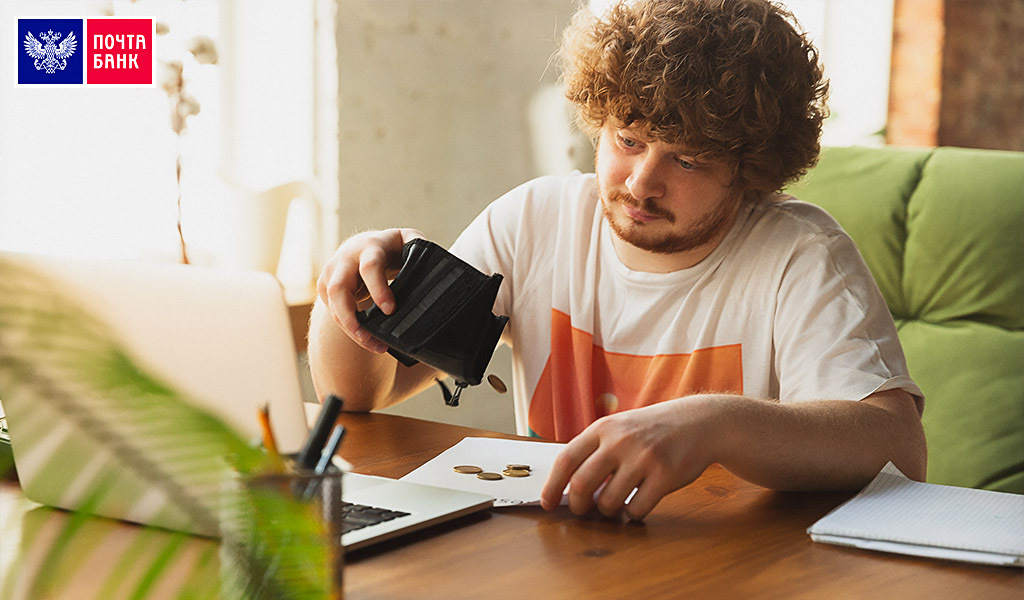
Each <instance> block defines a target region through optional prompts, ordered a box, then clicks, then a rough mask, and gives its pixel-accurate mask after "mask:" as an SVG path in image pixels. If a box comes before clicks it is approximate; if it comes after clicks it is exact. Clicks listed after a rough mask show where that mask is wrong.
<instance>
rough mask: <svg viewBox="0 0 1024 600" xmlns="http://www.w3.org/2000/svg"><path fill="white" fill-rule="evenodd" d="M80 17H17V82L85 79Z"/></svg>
mask: <svg viewBox="0 0 1024 600" xmlns="http://www.w3.org/2000/svg"><path fill="white" fill-rule="evenodd" d="M84 29H85V25H84V20H83V19H18V37H17V40H16V41H17V45H18V49H17V52H18V83H19V84H65V85H66V84H82V83H84V82H85V79H84V76H83V73H84V71H85V69H84V65H85V30H84Z"/></svg>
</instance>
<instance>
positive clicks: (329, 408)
mask: <svg viewBox="0 0 1024 600" xmlns="http://www.w3.org/2000/svg"><path fill="white" fill-rule="evenodd" d="M341 405H342V399H341V398H339V397H338V396H335V395H334V394H331V395H330V396H328V397H327V400H325V401H324V405H323V408H321V409H320V416H318V417H317V419H316V424H314V425H313V430H312V431H310V432H309V437H307V438H306V444H305V445H304V446H303V447H302V450H301V451H299V455H298V456H297V457H296V459H295V462H296V463H297V464H298V466H299V467H301V468H304V469H312V468H314V467H315V466H316V464H317V461H319V460H320V455H321V454H323V449H324V443H326V442H327V436H329V435H330V434H331V429H332V428H333V427H334V424H335V422H336V421H337V420H338V415H339V414H340V413H341Z"/></svg>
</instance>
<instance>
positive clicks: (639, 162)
mask: <svg viewBox="0 0 1024 600" xmlns="http://www.w3.org/2000/svg"><path fill="white" fill-rule="evenodd" d="M660 167H661V165H660V164H659V161H658V159H657V157H656V156H654V155H653V154H652V153H647V154H644V155H643V156H639V157H637V158H636V161H635V162H634V163H633V168H632V170H631V171H630V174H629V177H627V178H626V189H628V190H629V193H630V194H632V195H633V197H634V198H636V199H637V200H644V199H646V198H660V197H662V196H663V195H664V194H665V181H664V177H663V173H662V172H661V168H660Z"/></svg>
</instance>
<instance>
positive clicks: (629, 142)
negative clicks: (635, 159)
mask: <svg viewBox="0 0 1024 600" xmlns="http://www.w3.org/2000/svg"><path fill="white" fill-rule="evenodd" d="M619 143H620V144H622V145H623V146H625V147H626V148H636V142H635V141H634V140H631V139H629V138H624V137H622V136H619Z"/></svg>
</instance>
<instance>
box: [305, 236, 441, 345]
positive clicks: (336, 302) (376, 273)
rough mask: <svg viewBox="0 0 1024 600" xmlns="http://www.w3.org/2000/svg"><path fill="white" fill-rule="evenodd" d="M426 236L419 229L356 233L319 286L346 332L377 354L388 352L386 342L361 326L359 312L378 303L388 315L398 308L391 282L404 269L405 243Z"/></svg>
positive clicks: (344, 244)
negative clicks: (371, 304)
mask: <svg viewBox="0 0 1024 600" xmlns="http://www.w3.org/2000/svg"><path fill="white" fill-rule="evenodd" d="M422 237H424V235H423V234H422V233H421V232H419V231H417V230H415V229H385V230H382V231H366V232H363V233H359V234H356V235H354V236H352V237H350V238H348V239H347V240H345V241H344V242H342V244H341V245H340V246H338V249H337V250H335V252H334V254H333V255H332V256H331V258H330V259H329V260H328V261H327V264H326V265H325V266H324V268H323V271H321V273H320V278H319V279H318V280H317V283H316V289H317V294H318V295H319V297H320V301H321V302H322V303H323V304H324V306H326V307H327V309H328V310H329V311H330V314H331V317H332V318H333V319H334V322H335V323H337V324H338V326H339V327H340V328H341V330H342V331H343V332H345V335H347V336H348V337H350V338H352V340H353V341H355V342H356V343H357V344H359V345H360V346H362V347H363V348H365V349H367V350H369V351H370V352H374V353H377V354H382V353H384V352H385V351H387V345H386V344H384V342H382V341H380V340H378V339H377V338H375V337H373V336H371V335H370V332H368V331H367V330H366V329H364V328H363V327H362V326H360V324H359V321H358V320H357V319H356V312H357V311H359V310H362V309H364V308H366V307H368V306H369V303H370V301H372V302H373V303H374V304H376V305H377V306H378V307H379V308H380V309H381V310H382V311H383V312H384V313H385V314H391V313H392V312H393V311H394V310H395V296H394V294H392V292H391V288H390V287H388V281H389V280H391V279H392V278H394V276H395V275H397V274H398V271H399V269H400V268H401V257H402V246H403V245H405V243H406V242H408V241H409V240H412V239H415V238H422Z"/></svg>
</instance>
